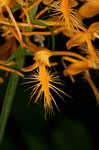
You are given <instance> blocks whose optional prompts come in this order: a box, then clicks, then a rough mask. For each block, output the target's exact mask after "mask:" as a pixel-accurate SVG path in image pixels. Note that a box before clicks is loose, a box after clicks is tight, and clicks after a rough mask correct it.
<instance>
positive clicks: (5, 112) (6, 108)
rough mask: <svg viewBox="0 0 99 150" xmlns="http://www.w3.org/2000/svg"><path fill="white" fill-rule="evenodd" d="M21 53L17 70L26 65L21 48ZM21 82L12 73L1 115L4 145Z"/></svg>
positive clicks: (0, 139) (1, 137) (0, 122)
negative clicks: (4, 137)
mask: <svg viewBox="0 0 99 150" xmlns="http://www.w3.org/2000/svg"><path fill="white" fill-rule="evenodd" d="M19 50H20V53H19V52H18V55H17V58H18V60H17V61H18V63H17V68H21V67H22V66H23V64H24V56H23V55H22V50H21V49H20V48H19ZM18 81H19V76H17V75H16V74H14V73H11V75H10V79H9V82H8V86H7V90H6V93H5V97H4V103H3V106H2V111H1V115H0V144H1V143H2V140H3V136H4V132H5V128H6V124H7V120H8V117H9V114H10V111H11V107H12V103H13V100H14V96H15V92H16V88H17V84H18Z"/></svg>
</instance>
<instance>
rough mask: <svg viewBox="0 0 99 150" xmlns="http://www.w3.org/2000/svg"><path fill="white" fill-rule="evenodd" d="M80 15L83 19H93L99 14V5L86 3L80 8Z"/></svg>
mask: <svg viewBox="0 0 99 150" xmlns="http://www.w3.org/2000/svg"><path fill="white" fill-rule="evenodd" d="M79 13H80V15H81V16H82V17H83V18H89V17H93V16H95V15H97V14H99V4H98V3H94V2H88V3H85V4H84V5H83V6H82V7H80V9H79Z"/></svg>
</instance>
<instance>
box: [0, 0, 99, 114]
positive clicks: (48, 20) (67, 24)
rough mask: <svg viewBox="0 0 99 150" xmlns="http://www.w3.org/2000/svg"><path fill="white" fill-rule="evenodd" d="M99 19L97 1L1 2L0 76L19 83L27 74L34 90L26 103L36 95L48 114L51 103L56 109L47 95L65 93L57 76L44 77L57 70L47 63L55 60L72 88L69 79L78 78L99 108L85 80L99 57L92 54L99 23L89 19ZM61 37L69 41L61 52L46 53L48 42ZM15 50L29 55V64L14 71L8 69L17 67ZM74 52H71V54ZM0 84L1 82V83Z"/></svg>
mask: <svg viewBox="0 0 99 150" xmlns="http://www.w3.org/2000/svg"><path fill="white" fill-rule="evenodd" d="M98 15H99V0H13V1H11V0H0V38H1V39H3V40H4V42H3V44H2V43H0V70H4V71H6V72H14V73H16V74H17V75H19V76H21V77H24V76H23V74H25V72H32V75H31V76H30V78H28V79H29V80H30V81H28V82H27V83H30V84H32V88H33V90H32V95H31V99H32V98H33V97H34V96H35V95H36V99H35V102H37V101H38V100H39V99H40V98H41V97H42V95H43V97H44V108H45V111H46V112H47V111H53V106H52V105H53V103H54V104H55V106H56V107H57V108H58V106H57V102H56V101H55V99H54V97H53V94H52V93H53V92H55V93H57V94H59V95H60V94H62V93H64V92H63V91H62V90H61V89H60V88H59V87H58V84H60V81H59V79H58V76H57V75H56V73H54V72H51V71H49V70H50V68H51V67H52V66H56V65H57V62H56V61H55V62H50V58H51V57H52V56H56V55H59V56H61V62H62V64H63V66H64V70H63V74H64V76H65V77H67V76H69V77H70V79H71V81H72V82H75V79H74V76H76V75H78V74H79V73H83V75H84V77H85V79H86V80H87V81H88V83H89V85H90V86H91V88H92V90H93V92H94V94H95V96H96V101H97V103H99V91H98V89H97V88H96V86H95V85H94V83H93V81H92V79H91V75H90V69H93V70H98V69H99V54H98V49H96V48H95V40H96V39H99V21H96V22H95V21H93V20H95V19H92V18H94V17H96V16H98ZM87 19H88V21H89V22H91V23H89V24H88V25H87V24H85V23H84V20H87ZM90 20H92V21H90ZM60 33H61V34H63V36H65V37H66V38H67V39H69V40H68V41H67V40H66V41H67V42H66V45H65V49H64V51H58V50H57V51H56V50H55V51H53V50H49V47H45V44H44V40H47V36H49V37H52V40H53V37H54V38H55V36H58V34H60ZM60 40H61V39H60ZM35 43H36V44H35ZM54 44H57V43H54ZM19 46H21V47H22V49H23V51H25V50H28V53H27V54H28V55H29V54H30V53H31V54H32V56H33V64H32V65H30V66H28V67H25V66H24V67H23V68H21V69H20V70H16V67H15V68H12V67H11V66H12V65H14V66H15V65H16V59H12V60H10V59H9V58H11V56H12V55H13V54H14V53H17V49H18V47H19ZM73 47H74V52H73V51H72V50H70V49H71V48H72V49H73ZM76 49H77V50H76ZM27 54H26V55H27ZM8 60H10V61H8ZM67 62H69V63H67ZM34 70H36V73H35V72H34ZM3 82H4V81H3V77H0V83H3ZM51 90H52V91H53V92H52V93H51Z"/></svg>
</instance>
